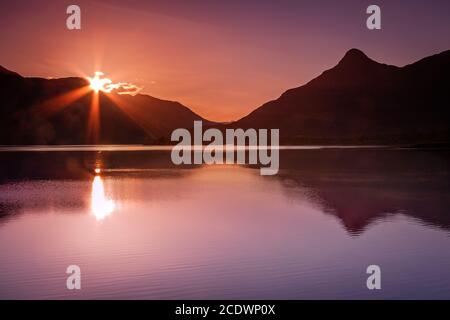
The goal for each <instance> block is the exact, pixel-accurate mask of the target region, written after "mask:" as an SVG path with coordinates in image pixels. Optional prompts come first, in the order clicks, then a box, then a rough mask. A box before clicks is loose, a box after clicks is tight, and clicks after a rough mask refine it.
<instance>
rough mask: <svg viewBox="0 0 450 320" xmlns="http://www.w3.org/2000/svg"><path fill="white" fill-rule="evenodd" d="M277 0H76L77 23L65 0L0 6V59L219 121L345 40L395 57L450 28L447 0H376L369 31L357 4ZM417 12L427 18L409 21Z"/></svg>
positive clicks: (293, 79)
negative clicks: (379, 5)
mask: <svg viewBox="0 0 450 320" xmlns="http://www.w3.org/2000/svg"><path fill="white" fill-rule="evenodd" d="M282 2H283V3H282V4H280V5H277V3H280V2H275V1H272V2H270V3H269V2H268V1H265V0H261V1H259V2H255V1H253V2H252V1H249V2H245V4H242V2H237V1H229V2H221V3H220V4H219V2H217V3H216V2H214V1H213V2H202V1H193V2H190V4H189V5H187V4H186V3H185V2H180V1H173V2H171V3H172V4H171V5H168V4H166V2H163V1H156V0H155V1H145V2H144V1H139V0H131V1H127V2H126V4H124V2H119V1H87V0H80V1H78V2H77V4H79V5H80V6H81V9H82V30H81V31H69V30H67V29H66V27H65V19H66V17H67V15H66V14H65V10H66V7H67V6H68V5H69V4H72V3H69V2H67V3H66V2H65V1H55V0H50V1H27V2H21V1H18V2H14V3H12V4H6V3H2V4H1V5H0V9H1V10H0V43H1V46H2V50H0V65H3V66H4V67H6V68H8V69H10V70H13V71H16V72H19V73H21V74H22V75H25V76H40V77H65V76H77V75H90V76H92V75H93V73H94V71H97V70H99V71H103V72H104V73H105V74H106V76H107V77H108V78H111V79H112V80H113V81H115V82H121V81H124V82H131V83H134V84H136V85H138V86H140V87H144V89H143V91H142V93H146V94H149V95H152V96H155V97H158V98H162V99H167V100H176V101H179V102H181V103H183V104H184V105H186V106H188V107H190V108H191V109H192V110H194V111H195V112H197V113H199V114H200V115H201V116H203V117H205V118H207V119H210V120H217V121H229V120H235V119H238V118H240V117H242V116H244V115H246V114H247V113H249V112H250V111H252V110H253V109H255V108H256V107H258V106H260V105H261V104H262V103H264V102H267V101H269V100H272V99H276V98H277V97H278V96H280V94H281V93H283V92H284V91H285V90H287V89H289V88H292V87H297V86H300V85H302V84H304V83H306V82H307V81H309V80H310V79H312V78H313V77H315V76H317V75H319V74H320V73H321V72H322V71H323V70H324V69H326V68H330V67H332V66H333V65H335V64H336V63H337V62H338V60H339V59H340V58H341V57H342V56H343V55H344V53H345V52H346V51H347V50H348V49H349V48H352V47H357V48H360V49H362V50H363V51H365V52H366V53H367V54H368V55H369V56H370V57H372V58H374V59H377V60H380V61H382V62H387V63H392V64H398V65H404V64H407V63H411V62H413V61H415V60H416V59H419V58H421V57H423V56H426V55H429V54H433V53H436V52H439V51H443V50H446V49H449V48H448V45H449V44H448V32H446V33H447V34H444V32H442V34H440V33H439V32H436V30H440V29H446V30H447V31H448V30H450V28H449V22H448V19H446V18H445V16H442V18H439V16H438V15H436V12H441V11H443V12H445V11H446V10H445V9H447V8H448V4H446V2H442V3H441V4H440V5H441V6H443V7H442V8H441V9H440V10H439V9H436V8H433V10H432V9H431V8H427V7H420V6H419V5H415V6H412V9H411V8H410V9H408V8H406V9H405V7H402V6H401V5H399V4H398V3H397V4H389V5H388V4H386V5H385V7H383V10H384V11H386V13H385V14H384V16H383V21H384V25H383V28H384V29H383V30H382V31H378V32H377V31H375V32H374V31H369V30H367V29H366V28H365V17H366V16H365V4H364V3H362V2H361V1H353V0H351V1H350V2H348V4H349V3H351V4H352V5H348V4H347V5H346V6H342V5H340V6H338V5H337V4H336V3H335V1H334V2H331V1H324V2H323V3H322V5H321V6H318V5H314V3H316V2H315V1H306V2H305V1H303V2H299V1H294V2H291V1H282ZM381 2H383V1H381ZM425 6H426V5H425ZM408 10H410V11H408ZM411 10H414V12H415V15H412V14H411ZM419 12H420V13H421V14H424V17H425V18H427V19H429V21H426V23H424V24H421V25H418V24H417V21H416V20H417V14H418V13H419ZM431 13H433V16H431ZM447 13H448V10H447ZM390 18H392V19H390ZM394 18H395V19H394ZM399 21H401V23H400V22H399ZM394 27H395V28H394Z"/></svg>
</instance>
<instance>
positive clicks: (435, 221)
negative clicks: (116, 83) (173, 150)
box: [0, 147, 450, 299]
mask: <svg viewBox="0 0 450 320" xmlns="http://www.w3.org/2000/svg"><path fill="white" fill-rule="evenodd" d="M130 148H131V149H130V150H129V149H127V150H123V149H114V148H104V149H96V148H90V149H85V148H84V149H76V148H75V149H74V148H70V149H60V150H51V148H50V149H49V148H47V149H45V150H17V149H16V150H3V151H2V152H0V160H1V163H2V168H1V169H0V298H7V299H15V298H26V299H36V298H45V299H48V298H56V299H63V298H73V299H78V298H106V299H109V298H114V299H116V298H125V299H140V298H143V299H224V298H225V299H227V298H230V299H241V298H245V299H315V298H325V299H334V298H338V299H352V298H363V299H366V298H367V299H379V298H400V299H414V298H425V299H427V298H441V299H449V298H450V273H449V271H450V250H449V248H450V231H449V230H450V211H449V208H450V206H449V204H450V200H449V197H448V193H449V192H448V191H449V190H450V183H449V181H450V180H449V178H450V168H449V163H450V162H449V159H450V156H449V153H448V152H447V151H439V150H434V151H421V150H398V149H397V150H396V149H384V148H373V149H361V150H360V149H339V148H337V149H320V148H307V149H300V150H295V149H291V150H289V149H288V150H282V151H281V152H280V159H281V168H280V172H279V174H278V175H276V176H261V175H260V174H259V169H258V168H256V167H247V166H237V165H216V166H195V167H191V166H189V167H186V166H184V167H177V166H175V165H173V164H172V163H171V161H170V152H168V150H159V149H158V148H151V149H139V148H138V149H133V147H130ZM38 151H39V152H38ZM96 169H99V170H97V172H96ZM74 264H75V265H79V266H80V267H81V271H82V289H81V290H79V291H69V290H67V289H66V277H67V275H66V273H65V270H66V268H67V266H69V265H74ZM371 264H377V265H379V266H380V267H381V269H382V290H379V291H369V290H368V289H367V288H366V278H367V275H366V273H365V271H366V268H367V266H368V265H371Z"/></svg>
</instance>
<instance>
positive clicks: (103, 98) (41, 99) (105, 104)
mask: <svg viewBox="0 0 450 320" xmlns="http://www.w3.org/2000/svg"><path fill="white" fill-rule="evenodd" d="M94 94H95V93H94V92H93V91H92V90H90V89H89V82H88V81H87V80H86V79H83V78H62V79H43V78H25V77H22V76H20V75H19V74H17V73H15V72H12V71H9V70H7V69H5V68H3V67H0V106H1V108H0V144H4V145H10V144H18V145H20V144H97V143H98V144H127V143H129V144H131V143H138V144H142V143H149V144H161V143H166V142H168V141H169V139H170V134H171V132H172V131H173V130H175V129H177V128H191V127H193V123H194V121H195V120H203V121H204V122H206V123H208V124H211V123H210V122H208V121H206V120H204V119H203V118H201V117H200V116H199V115H197V114H195V113H194V112H192V111H191V110H190V109H188V108H187V107H185V106H183V105H181V104H180V103H178V102H172V101H166V100H161V99H157V98H154V97H150V96H147V95H142V94H137V95H135V96H131V95H119V94H115V93H108V94H105V93H104V92H101V91H100V92H99V93H98V111H95V110H96V108H95V107H92V103H93V98H94V97H93V95H94ZM95 117H96V118H97V120H95V121H94V120H92V119H91V118H95ZM94 122H95V123H94ZM94 132H96V133H94Z"/></svg>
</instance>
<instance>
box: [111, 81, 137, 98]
mask: <svg viewBox="0 0 450 320" xmlns="http://www.w3.org/2000/svg"><path fill="white" fill-rule="evenodd" d="M105 88H106V89H107V90H108V92H112V93H117V94H129V95H132V96H134V95H136V94H138V93H139V92H141V90H142V89H144V88H143V87H139V86H137V85H135V84H132V83H129V82H119V83H109V84H107V85H106V86H105Z"/></svg>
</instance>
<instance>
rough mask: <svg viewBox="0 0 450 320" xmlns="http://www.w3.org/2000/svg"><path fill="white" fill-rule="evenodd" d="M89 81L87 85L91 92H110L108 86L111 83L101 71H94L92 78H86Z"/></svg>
mask: <svg viewBox="0 0 450 320" xmlns="http://www.w3.org/2000/svg"><path fill="white" fill-rule="evenodd" d="M87 79H88V80H89V84H90V87H91V89H92V90H94V91H95V92H99V91H103V92H110V91H111V89H110V88H109V85H110V84H111V83H112V81H111V80H110V79H108V78H105V77H104V73H103V72H101V71H96V72H95V73H94V77H93V78H91V77H87Z"/></svg>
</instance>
